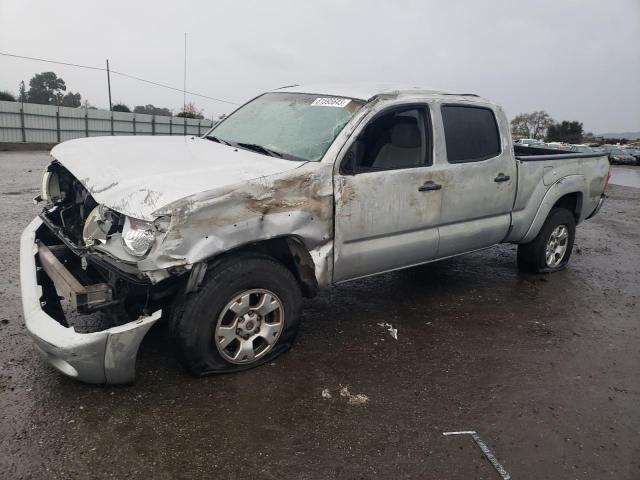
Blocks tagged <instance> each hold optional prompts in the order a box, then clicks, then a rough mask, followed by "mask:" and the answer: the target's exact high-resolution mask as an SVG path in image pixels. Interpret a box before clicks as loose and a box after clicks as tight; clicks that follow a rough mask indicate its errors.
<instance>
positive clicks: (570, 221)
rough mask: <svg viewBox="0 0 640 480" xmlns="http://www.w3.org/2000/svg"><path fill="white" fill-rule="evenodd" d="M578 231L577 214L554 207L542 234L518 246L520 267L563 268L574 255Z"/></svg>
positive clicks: (535, 270)
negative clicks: (575, 215)
mask: <svg viewBox="0 0 640 480" xmlns="http://www.w3.org/2000/svg"><path fill="white" fill-rule="evenodd" d="M575 232H576V221H575V218H574V216H573V214H572V213H571V212H570V211H568V210H566V209H564V208H554V209H552V210H551V212H550V213H549V216H548V217H547V219H546V220H545V222H544V224H543V225H542V228H541V229H540V232H539V233H538V235H537V236H536V237H535V238H534V239H533V240H532V241H531V242H529V243H523V244H520V245H518V268H519V269H520V270H521V271H523V272H531V273H541V272H555V271H558V270H562V269H563V268H565V267H566V266H567V263H568V262H569V258H570V257H571V251H572V250H573V241H574V239H575Z"/></svg>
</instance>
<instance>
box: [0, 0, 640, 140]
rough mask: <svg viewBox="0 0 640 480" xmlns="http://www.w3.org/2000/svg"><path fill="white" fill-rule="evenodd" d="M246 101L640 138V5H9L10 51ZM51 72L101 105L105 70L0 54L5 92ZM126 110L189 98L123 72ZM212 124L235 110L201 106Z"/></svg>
mask: <svg viewBox="0 0 640 480" xmlns="http://www.w3.org/2000/svg"><path fill="white" fill-rule="evenodd" d="M184 32H187V42H188V43H187V47H188V54H187V90H192V91H194V92H199V93H203V94H207V95H209V96H212V97H218V98H223V99H228V100H231V101H235V102H242V101H244V100H246V99H247V98H249V97H251V96H253V95H255V94H257V93H260V92H262V91H264V90H268V89H272V88H276V87H279V86H282V85H288V84H293V83H299V84H302V83H319V82H321V83H324V82H341V83H342V82H356V81H370V82H398V83H402V84H415V85H423V86H429V87H436V88H442V89H445V90H454V91H463V92H467V93H478V94H480V95H482V96H485V97H488V98H490V99H492V100H493V101H495V102H497V103H499V104H501V105H503V106H504V108H505V109H506V111H507V114H508V115H509V117H510V118H512V117H513V116H515V115H516V114H518V113H520V112H529V111H532V110H541V109H542V110H547V111H548V112H549V113H550V114H551V115H552V116H553V117H554V118H555V119H556V120H579V121H582V122H583V123H584V126H585V130H587V131H593V132H594V133H602V132H620V131H632V130H633V131H637V130H640V0H608V1H603V0H546V1H545V0H540V1H535V0H530V1H525V0H518V1H513V0H494V1H492V0H482V1H478V0H469V1H462V0H461V1H455V0H440V1H436V0H433V1H426V0H416V1H411V0H404V1H402V0H394V1H391V0H389V1H376V0H360V1H355V0H353V1H349V0H337V1H319V0H318V1H315V2H311V1H300V0H298V1H280V0H262V1H244V0H233V1H215V0H207V1H186V0H185V1H176V0H172V1H163V0H154V1H140V0H135V1H133V0H127V1H120V0H109V1H101V2H97V1H87V0H80V1H71V0H58V1H55V2H53V1H46V0H38V1H36V0H0V51H1V52H8V53H15V54H19V55H27V56H33V57H41V58H48V59H53V60H60V61H66V62H72V63H80V64H87V65H93V66H98V67H103V66H104V64H105V59H106V58H109V60H110V63H111V68H113V69H115V70H118V71H121V72H126V73H129V74H132V75H136V76H139V77H143V78H148V79H151V80H155V81H157V82H161V83H166V84H169V85H175V86H177V87H182V76H183V52H184V45H183V41H184ZM48 70H53V71H55V72H56V73H57V74H58V75H59V76H61V77H62V78H63V79H64V80H65V81H66V83H67V86H68V89H70V90H73V91H74V92H75V91H78V92H80V93H81V94H82V98H83V99H87V100H89V102H90V103H91V104H93V105H95V106H97V107H100V108H105V107H108V97H107V84H106V74H104V73H102V72H97V71H89V70H80V69H76V68H72V67H66V66H60V65H48V64H44V63H37V62H33V61H28V60H19V59H13V58H7V57H2V56H0V90H10V91H13V92H17V90H18V83H19V82H20V80H25V82H26V83H27V84H28V81H29V79H30V78H31V76H32V75H33V74H34V73H35V72H42V71H48ZM111 88H112V95H113V99H114V102H115V101H122V102H124V103H126V104H128V105H129V106H130V107H133V106H135V105H143V104H148V103H152V104H154V105H156V106H163V107H169V108H172V109H174V110H177V109H179V108H180V107H181V106H182V94H181V93H180V92H174V91H170V90H166V89H163V88H159V87H154V86H150V85H146V84H143V83H139V82H136V81H134V80H129V79H125V78H121V77H117V76H112V84H111ZM188 101H194V102H195V103H196V104H197V105H198V106H200V107H201V108H204V110H205V114H206V115H207V116H208V117H210V116H212V115H216V116H217V115H219V114H221V113H226V112H229V111H230V110H231V109H232V108H233V107H232V106H230V105H226V104H223V103H216V102H214V101H210V100H206V99H201V98H197V97H189V98H188Z"/></svg>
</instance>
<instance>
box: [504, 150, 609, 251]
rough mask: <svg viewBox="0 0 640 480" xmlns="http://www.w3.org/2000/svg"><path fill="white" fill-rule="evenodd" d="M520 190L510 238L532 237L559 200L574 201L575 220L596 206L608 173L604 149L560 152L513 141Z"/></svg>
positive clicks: (524, 241) (572, 202)
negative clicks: (602, 151)
mask: <svg viewBox="0 0 640 480" xmlns="http://www.w3.org/2000/svg"><path fill="white" fill-rule="evenodd" d="M514 151H515V158H516V165H517V168H518V190H517V194H516V199H515V203H514V207H513V213H512V227H511V232H510V233H509V236H508V238H507V241H511V242H519V243H526V242H529V241H531V240H532V239H533V237H534V236H535V234H536V233H537V232H538V231H539V229H540V226H541V225H542V223H543V222H544V220H545V219H546V218H547V215H548V213H549V212H550V211H551V209H552V208H553V206H554V205H556V203H557V202H558V201H562V202H566V203H569V204H571V207H572V209H573V210H574V213H575V214H576V223H580V222H582V221H583V220H585V219H586V218H588V217H589V216H590V215H591V214H592V213H593V212H594V210H595V209H596V208H597V206H598V203H599V202H600V198H601V197H602V194H603V192H604V188H605V185H606V182H607V177H608V174H609V160H608V158H607V155H606V154H603V153H558V150H552V149H543V148H531V147H526V146H518V145H514Z"/></svg>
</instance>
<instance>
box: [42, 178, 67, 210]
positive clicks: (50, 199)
mask: <svg viewBox="0 0 640 480" xmlns="http://www.w3.org/2000/svg"><path fill="white" fill-rule="evenodd" d="M40 198H41V199H42V200H44V201H45V202H47V203H48V204H53V203H56V202H57V201H58V200H61V199H62V198H63V194H62V192H61V191H60V181H59V179H58V174H57V173H56V172H50V171H48V170H46V171H45V172H44V175H43V176H42V192H41V194H40Z"/></svg>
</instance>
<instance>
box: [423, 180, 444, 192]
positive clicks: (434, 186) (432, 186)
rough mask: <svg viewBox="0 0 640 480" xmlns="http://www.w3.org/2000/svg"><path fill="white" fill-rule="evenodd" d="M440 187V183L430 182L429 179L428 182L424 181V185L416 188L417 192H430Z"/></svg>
mask: <svg viewBox="0 0 640 480" xmlns="http://www.w3.org/2000/svg"><path fill="white" fill-rule="evenodd" d="M441 188H442V185H440V184H439V183H435V182H432V181H431V180H429V181H428V182H424V185H422V186H421V187H420V188H418V191H419V192H431V191H433V190H440V189H441Z"/></svg>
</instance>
